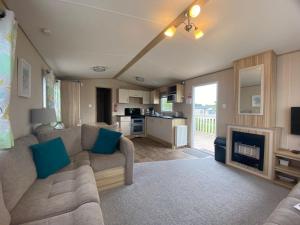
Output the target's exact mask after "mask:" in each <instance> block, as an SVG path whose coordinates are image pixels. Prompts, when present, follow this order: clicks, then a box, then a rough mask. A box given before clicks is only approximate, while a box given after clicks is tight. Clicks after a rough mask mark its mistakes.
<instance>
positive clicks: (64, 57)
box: [6, 0, 300, 86]
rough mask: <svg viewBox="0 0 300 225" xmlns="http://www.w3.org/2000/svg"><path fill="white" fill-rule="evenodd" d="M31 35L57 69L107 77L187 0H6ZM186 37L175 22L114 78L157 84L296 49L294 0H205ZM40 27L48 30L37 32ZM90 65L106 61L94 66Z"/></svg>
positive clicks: (299, 42)
mask: <svg viewBox="0 0 300 225" xmlns="http://www.w3.org/2000/svg"><path fill="white" fill-rule="evenodd" d="M6 2H7V4H8V6H9V7H10V8H11V9H13V10H14V11H15V12H16V16H17V19H18V21H19V22H20V24H21V25H22V27H23V28H24V30H25V31H26V33H27V34H28V35H29V37H30V39H31V40H32V42H33V43H34V44H35V45H36V47H37V48H38V49H39V51H40V52H41V54H42V55H43V56H44V58H45V59H46V61H47V62H48V63H49V64H50V66H51V67H52V68H53V69H54V71H55V72H56V74H58V75H61V76H72V77H86V78H103V77H105V78H109V77H113V76H114V75H115V74H116V73H117V72H119V71H120V70H121V69H122V68H123V67H124V66H125V65H126V64H127V63H128V62H129V61H130V60H131V59H132V58H133V57H134V56H135V55H136V54H137V53H138V52H139V51H140V50H141V49H142V48H143V47H144V46H145V45H147V44H148V43H149V42H150V41H151V40H152V39H153V38H154V37H155V36H156V35H157V34H158V33H159V32H160V31H161V30H162V29H164V27H165V26H166V25H167V24H168V23H169V22H170V21H172V20H173V19H174V18H176V16H177V15H178V14H179V13H180V12H181V11H182V10H183V9H184V8H186V7H187V6H188V5H189V4H190V3H191V2H192V0H151V1H148V0H147V1H146V0H144V1H141V0H27V1H18V0H6ZM195 22H196V23H197V24H198V25H199V27H200V28H201V29H203V30H204V32H205V36H204V37H203V38H202V39H200V40H194V39H193V37H192V34H188V33H186V32H185V31H183V27H182V26H180V27H179V28H178V32H177V33H176V35H175V37H174V38H172V39H166V40H164V41H162V42H161V43H160V44H158V45H157V46H156V47H155V48H154V49H152V50H151V51H150V52H149V53H147V54H146V55H145V56H144V57H143V58H142V59H141V60H140V61H138V62H137V63H136V64H135V65H134V66H133V67H131V68H130V69H129V70H128V71H126V72H125V73H124V74H123V75H122V76H121V77H120V79H121V80H126V81H129V82H133V83H138V82H136V81H135V77H136V76H140V77H144V78H145V82H144V83H142V84H141V83H138V84H141V85H144V86H161V85H164V84H168V83H170V82H173V81H177V80H185V79H188V78H191V77H195V76H199V75H203V74H206V73H209V72H213V71H216V70H220V69H224V68H227V67H230V66H231V65H232V61H233V60H236V59H239V58H242V57H246V56H248V55H251V54H256V53H259V52H262V51H264V50H269V49H274V50H275V52H276V53H277V54H281V53H285V52H289V51H293V50H298V49H300V38H299V37H300V1H299V0H243V1H241V0H209V2H208V3H207V4H206V5H205V7H204V8H203V9H202V13H201V15H200V17H198V18H197V19H196V20H195ZM42 27H46V28H49V29H50V30H51V31H52V34H51V35H50V36H45V35H43V34H42V33H41V32H40V28H42ZM94 65H105V66H108V67H109V69H108V71H107V72H105V73H101V74H97V73H94V72H92V71H91V69H90V67H92V66H94Z"/></svg>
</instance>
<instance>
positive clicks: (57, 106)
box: [54, 80, 61, 122]
mask: <svg viewBox="0 0 300 225" xmlns="http://www.w3.org/2000/svg"><path fill="white" fill-rule="evenodd" d="M60 85H61V81H60V80H56V81H55V84H54V108H55V112H56V119H57V122H61V94H60Z"/></svg>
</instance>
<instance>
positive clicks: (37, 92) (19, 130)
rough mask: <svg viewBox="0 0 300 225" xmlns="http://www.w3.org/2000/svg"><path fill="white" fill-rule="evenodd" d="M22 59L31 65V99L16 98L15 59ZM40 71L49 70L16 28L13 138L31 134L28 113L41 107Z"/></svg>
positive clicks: (15, 70)
mask: <svg viewBox="0 0 300 225" xmlns="http://www.w3.org/2000/svg"><path fill="white" fill-rule="evenodd" d="M18 58H23V59H25V60H26V61H27V62H28V63H29V64H31V97H30V98H23V97H18V83H17V59H18ZM42 69H49V68H48V66H47V65H46V64H45V63H44V61H43V60H42V59H41V57H40V56H39V54H38V53H37V52H36V50H35V49H34V48H33V46H32V44H31V43H30V42H29V41H28V39H27V38H26V36H25V35H24V33H23V32H22V30H21V29H20V28H18V34H17V43H16V60H15V65H14V75H13V82H12V93H11V94H12V95H11V101H10V120H11V125H12V130H13V134H14V137H15V138H18V137H20V136H23V135H27V134H29V133H30V132H31V124H30V122H29V118H30V114H29V111H30V109H32V108H38V107H42V104H43V103H42V101H43V99H42V75H41V74H42Z"/></svg>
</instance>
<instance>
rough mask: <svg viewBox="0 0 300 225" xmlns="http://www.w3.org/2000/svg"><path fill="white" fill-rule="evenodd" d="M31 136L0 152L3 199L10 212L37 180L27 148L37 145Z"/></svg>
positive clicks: (20, 139)
mask: <svg viewBox="0 0 300 225" xmlns="http://www.w3.org/2000/svg"><path fill="white" fill-rule="evenodd" d="M37 143H38V141H37V139H36V138H35V137H34V136H33V135H29V136H25V137H22V138H19V139H17V140H15V147H14V148H12V149H10V150H8V151H1V152H0V179H1V182H2V191H3V198H4V202H5V204H6V207H7V209H8V211H9V212H10V211H11V210H12V209H13V208H14V207H15V206H16V204H17V203H18V201H19V200H20V199H21V197H22V196H23V194H24V193H25V192H26V191H27V190H28V189H29V187H30V186H31V185H32V184H33V183H34V181H35V180H36V178H37V174H36V169H35V165H34V162H33V160H32V153H31V149H30V148H29V146H31V145H33V144H37Z"/></svg>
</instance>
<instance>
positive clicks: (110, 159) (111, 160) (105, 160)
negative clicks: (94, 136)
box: [90, 151, 125, 172]
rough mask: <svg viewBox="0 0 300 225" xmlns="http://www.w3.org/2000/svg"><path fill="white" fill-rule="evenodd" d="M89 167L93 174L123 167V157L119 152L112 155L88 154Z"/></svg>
mask: <svg viewBox="0 0 300 225" xmlns="http://www.w3.org/2000/svg"><path fill="white" fill-rule="evenodd" d="M90 160H91V166H92V168H93V170H94V172H99V171H101V170H106V169H111V168H114V167H119V166H125V155H124V154H122V153H121V152H120V151H117V152H115V153H114V154H112V155H103V154H96V153H92V152H91V153H90Z"/></svg>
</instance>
